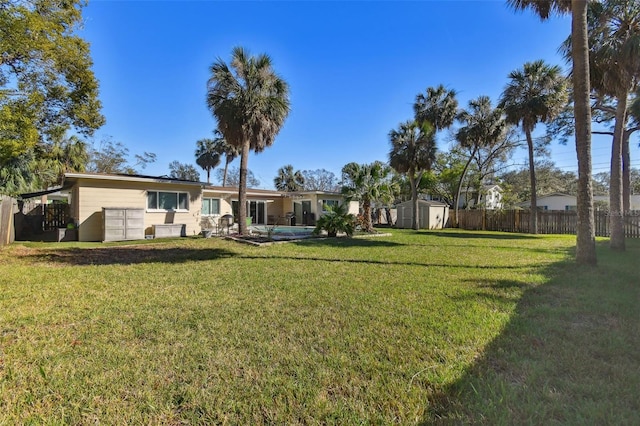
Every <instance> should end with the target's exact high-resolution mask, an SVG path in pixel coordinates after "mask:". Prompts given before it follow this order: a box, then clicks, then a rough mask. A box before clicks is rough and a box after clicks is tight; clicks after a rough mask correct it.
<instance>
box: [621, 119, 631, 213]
mask: <svg viewBox="0 0 640 426" xmlns="http://www.w3.org/2000/svg"><path fill="white" fill-rule="evenodd" d="M630 137H631V133H630V132H628V131H627V130H626V129H625V130H624V135H623V136H622V213H623V215H624V216H627V215H628V214H629V212H630V211H631V154H630V152H629V138H630Z"/></svg>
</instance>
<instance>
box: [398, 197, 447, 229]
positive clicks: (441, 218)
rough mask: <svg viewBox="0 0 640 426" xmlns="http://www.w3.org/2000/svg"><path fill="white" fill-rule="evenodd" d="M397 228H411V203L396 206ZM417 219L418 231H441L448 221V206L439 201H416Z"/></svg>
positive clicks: (406, 202)
mask: <svg viewBox="0 0 640 426" xmlns="http://www.w3.org/2000/svg"><path fill="white" fill-rule="evenodd" d="M396 211H397V213H396V214H397V219H396V227H397V228H411V224H412V219H413V201H405V202H403V203H400V204H398V205H396ZM418 215H419V216H418V218H419V223H418V225H419V227H420V229H442V228H444V227H445V226H447V221H448V220H449V205H448V204H445V203H441V202H439V201H426V200H418Z"/></svg>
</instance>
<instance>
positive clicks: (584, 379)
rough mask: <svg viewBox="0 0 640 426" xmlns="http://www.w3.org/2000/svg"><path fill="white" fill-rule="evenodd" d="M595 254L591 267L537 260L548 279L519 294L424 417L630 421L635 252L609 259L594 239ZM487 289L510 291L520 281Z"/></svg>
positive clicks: (635, 376)
mask: <svg viewBox="0 0 640 426" xmlns="http://www.w3.org/2000/svg"><path fill="white" fill-rule="evenodd" d="M598 251H599V262H600V264H599V266H598V267H597V268H589V267H579V266H577V265H576V264H574V263H573V261H572V260H571V261H565V262H561V263H557V264H553V265H550V266H548V267H545V269H544V271H542V272H543V273H544V274H545V275H546V276H547V277H548V282H547V283H546V284H543V285H540V286H536V287H531V288H530V289H528V290H525V291H524V294H523V295H522V296H519V301H518V302H517V307H516V311H515V313H514V314H513V315H512V317H511V320H510V321H509V323H508V324H507V325H506V327H505V328H504V330H503V331H502V332H501V334H500V335H499V336H497V337H496V338H495V339H494V340H493V341H492V342H491V343H490V344H489V345H487V347H486V348H484V351H483V353H482V356H481V357H480V358H478V359H477V360H476V361H475V362H474V363H473V364H472V365H471V366H470V367H469V368H468V369H467V370H466V371H465V372H464V374H463V375H462V377H460V379H459V380H457V381H456V382H454V383H452V384H450V385H448V386H446V387H444V388H442V389H440V391H439V392H436V393H435V394H434V395H433V397H432V398H430V400H429V407H428V417H427V418H425V419H424V422H423V424H425V425H426V424H476V423H480V424H523V423H524V424H547V423H560V424H565V423H569V424H633V423H635V422H637V413H638V412H640V399H638V397H637V393H638V391H640V370H639V368H638V365H640V353H639V352H638V351H637V348H638V347H639V345H640V333H638V329H640V320H639V318H640V307H639V304H638V299H639V296H640V279H639V274H638V273H637V269H636V268H635V266H634V265H635V262H636V259H635V256H636V253H633V250H632V251H631V253H616V254H615V256H614V255H612V254H611V252H610V251H609V250H608V248H605V247H602V244H600V247H599V250H598ZM490 286H494V287H495V288H497V289H503V290H504V292H503V293H501V294H500V295H498V296H500V297H509V295H510V289H511V288H512V287H513V286H516V287H519V286H521V284H514V283H511V282H508V281H505V282H502V281H499V282H496V283H492V284H490ZM514 290H517V289H515V288H514ZM482 292H483V290H480V293H482ZM516 292H517V291H516ZM478 296H479V297H480V298H483V297H485V296H486V295H482V294H479V295H478ZM493 296H495V295H492V296H491V297H493ZM487 301H488V302H491V300H487Z"/></svg>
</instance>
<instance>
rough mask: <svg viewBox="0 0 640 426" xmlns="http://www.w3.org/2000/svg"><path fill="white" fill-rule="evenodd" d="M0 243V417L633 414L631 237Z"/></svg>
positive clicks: (490, 420) (531, 418) (414, 235)
mask: <svg viewBox="0 0 640 426" xmlns="http://www.w3.org/2000/svg"><path fill="white" fill-rule="evenodd" d="M391 232H392V234H393V235H391V236H388V237H377V238H370V239H350V240H347V239H338V240H305V241H302V242H298V243H288V244H277V245H272V246H268V247H253V246H248V245H242V244H238V243H234V242H230V241H225V240H221V239H193V238H189V239H181V240H178V241H175V240H173V241H165V242H157V241H156V242H154V243H153V244H143V245H125V246H115V245H101V244H81V243H75V244H72V243H58V244H30V245H21V244H20V243H16V244H14V245H12V246H11V247H9V248H7V249H4V250H2V251H0V424H14V423H35V424H41V423H97V422H100V423H104V424H125V423H145V424H183V423H186V424H394V423H395V424H421V423H427V424H429V423H487V424H518V423H554V422H555V423H562V424H567V423H569V424H571V423H575V424H605V423H614V424H623V423H633V422H635V421H637V419H638V412H640V398H638V394H639V392H640V351H639V350H638V348H640V292H639V290H640V270H639V269H638V262H639V260H640V241H628V250H627V252H625V253H611V252H610V251H609V249H608V248H607V247H606V242H600V243H599V244H601V247H599V249H598V250H599V256H600V257H599V259H600V265H599V266H598V267H597V268H579V267H577V266H575V265H574V263H573V261H572V250H573V247H574V245H575V237H572V236H536V237H532V236H528V235H520V234H501V233H488V232H487V233H483V232H464V231H453V230H452V231H443V232H413V231H397V230H392V231H391Z"/></svg>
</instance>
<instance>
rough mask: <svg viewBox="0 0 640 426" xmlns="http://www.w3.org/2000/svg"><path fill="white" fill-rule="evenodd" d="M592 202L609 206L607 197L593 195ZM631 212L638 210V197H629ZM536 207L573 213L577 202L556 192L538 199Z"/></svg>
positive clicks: (573, 197)
mask: <svg viewBox="0 0 640 426" xmlns="http://www.w3.org/2000/svg"><path fill="white" fill-rule="evenodd" d="M593 201H594V202H601V203H606V204H607V205H608V204H609V196H608V195H594V196H593ZM630 203H631V210H640V195H637V194H636V195H631V197H630ZM537 205H538V209H539V210H550V211H575V210H577V205H578V200H577V197H576V196H575V195H569V194H563V193H560V192H556V193H553V194H549V195H545V196H543V197H538V199H537ZM519 206H520V207H522V208H530V207H531V201H525V202H523V203H520V204H519Z"/></svg>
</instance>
